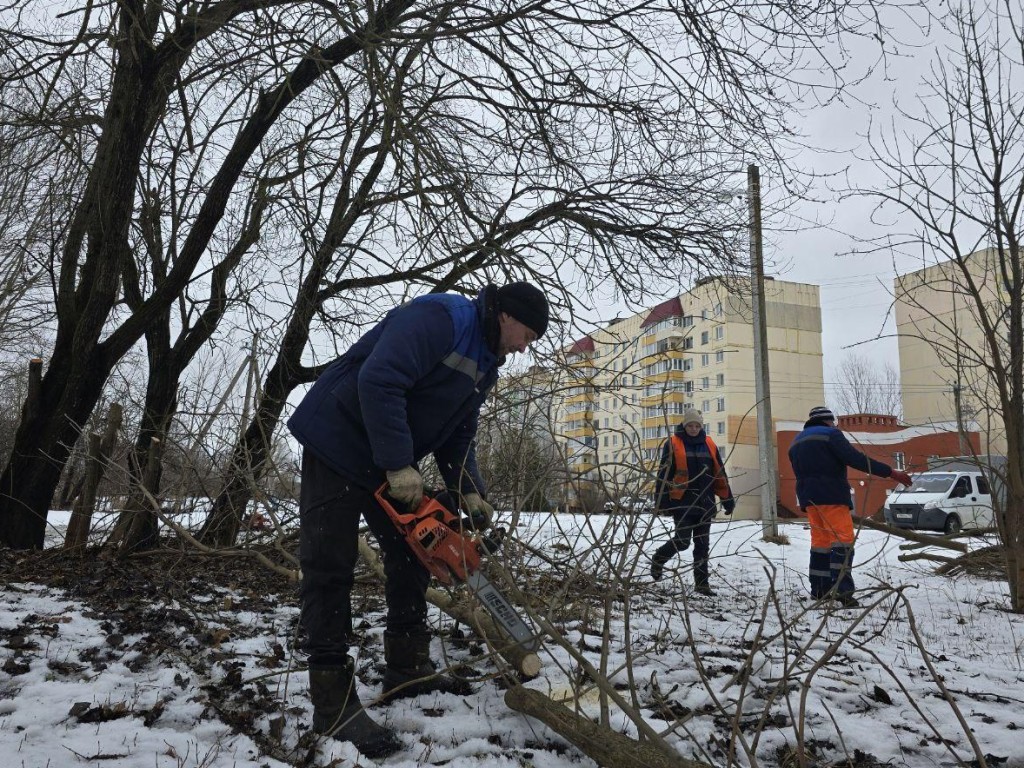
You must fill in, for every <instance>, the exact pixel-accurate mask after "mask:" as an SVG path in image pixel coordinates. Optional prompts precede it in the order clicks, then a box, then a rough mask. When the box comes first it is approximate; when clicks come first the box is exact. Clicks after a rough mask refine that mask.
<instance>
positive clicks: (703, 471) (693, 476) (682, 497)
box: [651, 408, 736, 595]
mask: <svg viewBox="0 0 1024 768" xmlns="http://www.w3.org/2000/svg"><path fill="white" fill-rule="evenodd" d="M657 494H658V495H657V499H658V501H657V507H656V509H657V510H658V512H660V513H662V514H671V515H672V517H673V519H674V520H675V533H674V534H673V536H672V538H671V539H669V540H668V541H667V542H665V543H664V544H662V545H661V546H660V547H658V549H657V550H656V551H655V553H654V559H653V560H652V562H651V578H652V579H654V580H655V581H659V580H660V579H661V578H662V576H664V574H665V564H666V563H667V562H668V561H669V560H670V559H671V558H672V557H674V556H675V555H676V553H677V552H683V551H684V550H686V549H688V548H689V547H690V540H691V539H693V575H694V581H695V583H696V587H697V592H699V593H700V594H702V595H713V594H715V593H714V592H713V591H712V589H711V586H710V585H709V583H708V576H709V568H708V554H709V551H710V546H709V543H710V535H711V519H712V518H713V517H714V516H715V510H716V504H715V497H716V496H717V497H718V498H720V499H721V500H722V511H723V512H724V513H725V514H727V515H731V514H732V512H733V509H734V508H735V507H736V501H735V499H734V498H733V496H732V490H731V489H730V488H729V478H728V477H727V476H726V474H725V464H724V463H723V462H722V456H721V454H720V453H719V451H718V446H717V445H715V441H714V440H712V439H711V438H710V437H708V436H707V434H705V432H704V418H703V417H702V416H701V414H700V411H697V410H694V409H693V408H690V409H688V410H686V411H685V412H684V413H683V420H682V422H680V424H679V425H678V426H677V427H676V429H675V433H674V434H673V435H672V437H670V438H669V439H668V440H666V441H665V445H664V447H663V448H662V450H661V464H660V466H659V468H658V485H657Z"/></svg>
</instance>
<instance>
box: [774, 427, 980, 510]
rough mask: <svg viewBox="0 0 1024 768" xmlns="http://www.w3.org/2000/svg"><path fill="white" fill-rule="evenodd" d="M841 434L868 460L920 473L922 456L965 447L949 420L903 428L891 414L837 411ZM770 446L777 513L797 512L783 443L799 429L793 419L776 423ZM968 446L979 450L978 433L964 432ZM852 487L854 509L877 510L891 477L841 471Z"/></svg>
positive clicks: (925, 463)
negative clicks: (775, 463) (774, 466)
mask: <svg viewBox="0 0 1024 768" xmlns="http://www.w3.org/2000/svg"><path fill="white" fill-rule="evenodd" d="M837 426H838V427H839V428H840V429H841V430H843V432H845V433H846V437H847V439H849V441H850V442H851V443H852V444H853V446H854V447H855V448H856V449H857V450H859V451H861V452H862V453H865V454H867V455H868V456H870V457H871V458H872V459H877V460H878V461H884V462H885V463H886V464H888V465H889V466H891V467H896V468H898V469H903V470H905V471H907V472H924V471H926V470H927V469H928V458H929V457H935V456H961V455H964V454H965V453H970V452H971V451H965V450H964V449H963V447H962V446H961V442H960V435H959V434H958V432H957V425H956V424H955V423H945V422H944V423H939V424H929V425H927V426H920V427H907V426H904V425H902V424H900V423H899V421H897V419H896V417H895V416H881V415H879V414H875V413H858V414H854V415H852V416H840V417H839V423H838V425H837ZM775 428H776V445H778V467H779V507H780V509H779V514H780V515H783V516H788V517H801V516H802V513H801V512H800V509H799V507H798V506H797V501H796V478H795V477H794V476H793V467H792V466H791V465H790V463H789V446H790V445H791V444H792V443H793V440H794V438H795V437H796V436H797V435H798V434H799V433H800V431H801V430H802V429H803V424H802V423H798V422H776V425H775ZM964 437H965V438H966V440H968V441H969V442H970V446H971V450H972V451H974V452H975V453H980V451H981V440H980V436H979V434H978V432H976V431H971V432H966V433H965V434H964ZM847 477H848V478H849V479H850V486H851V487H852V488H853V504H854V512H855V513H856V514H858V515H862V516H871V515H874V514H876V513H878V512H879V511H880V510H881V509H882V507H883V505H884V504H885V495H886V491H888V490H890V489H891V488H894V487H895V486H896V483H895V481H893V480H883V479H882V478H878V477H872V476H870V475H866V474H864V473H863V472H860V471H858V470H856V469H850V470H848V472H847Z"/></svg>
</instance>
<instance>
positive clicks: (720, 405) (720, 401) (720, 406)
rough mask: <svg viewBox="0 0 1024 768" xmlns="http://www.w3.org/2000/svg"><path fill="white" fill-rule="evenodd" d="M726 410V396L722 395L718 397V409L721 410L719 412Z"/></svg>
mask: <svg viewBox="0 0 1024 768" xmlns="http://www.w3.org/2000/svg"><path fill="white" fill-rule="evenodd" d="M724 410H725V398H724V397H720V398H718V411H719V413H721V412H722V411H724Z"/></svg>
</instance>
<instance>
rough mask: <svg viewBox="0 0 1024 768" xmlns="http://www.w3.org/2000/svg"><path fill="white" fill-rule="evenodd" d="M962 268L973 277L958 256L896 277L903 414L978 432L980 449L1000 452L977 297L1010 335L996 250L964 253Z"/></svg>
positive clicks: (912, 420)
mask: <svg viewBox="0 0 1024 768" xmlns="http://www.w3.org/2000/svg"><path fill="white" fill-rule="evenodd" d="M964 265H965V266H966V268H967V274H968V275H969V276H970V280H969V281H968V278H967V275H965V273H964V269H962V268H961V266H960V265H958V264H957V263H956V262H954V261H946V262H942V263H941V264H936V265H934V266H931V267H927V268H925V269H920V270H917V271H915V272H909V273H907V274H904V275H898V276H897V277H896V279H895V281H894V288H893V293H894V295H895V298H896V302H895V315H896V333H897V334H898V340H899V355H900V386H901V390H902V392H901V394H902V398H903V418H904V421H905V422H906V423H907V424H910V425H928V424H935V423H939V422H951V423H954V424H956V425H957V428H958V430H959V431H960V432H961V433H964V432H966V431H968V430H970V429H978V430H979V431H980V433H981V443H982V445H981V448H982V452H984V453H990V454H996V455H1002V454H1005V452H1006V436H1005V431H1004V429H1003V422H1002V418H1001V417H1000V415H999V413H998V412H997V403H998V396H997V393H996V389H995V380H994V379H993V378H992V376H991V372H990V370H989V359H990V353H989V348H988V345H987V344H986V343H985V339H984V334H983V331H982V325H983V324H982V322H981V321H980V317H981V315H980V310H979V306H978V301H977V300H976V299H975V296H974V294H976V295H978V296H980V297H981V299H982V304H983V305H984V307H985V309H984V312H985V314H986V315H987V317H988V320H989V322H990V323H992V324H993V327H994V328H995V331H996V335H997V336H1002V337H1004V338H1005V326H1004V325H1003V323H1005V322H1006V319H1007V318H1006V313H1005V311H1004V310H1005V308H1006V306H1007V296H1006V289H1005V287H1004V285H1003V282H1002V280H1001V278H1000V277H999V276H1000V273H1001V267H1000V264H999V262H998V255H997V252H996V251H995V250H994V249H985V250H981V251H978V252H976V253H973V254H971V255H970V256H967V257H965V259H964ZM970 284H973V288H972V287H970ZM974 422H977V425H975V424H974Z"/></svg>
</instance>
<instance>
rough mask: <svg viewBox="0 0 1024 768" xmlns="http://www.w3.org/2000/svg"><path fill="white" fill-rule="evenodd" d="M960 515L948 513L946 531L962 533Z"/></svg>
mask: <svg viewBox="0 0 1024 768" xmlns="http://www.w3.org/2000/svg"><path fill="white" fill-rule="evenodd" d="M960 528H961V525H960V517H959V516H958V515H946V527H945V531H946V533H950V534H952V533H960Z"/></svg>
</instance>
